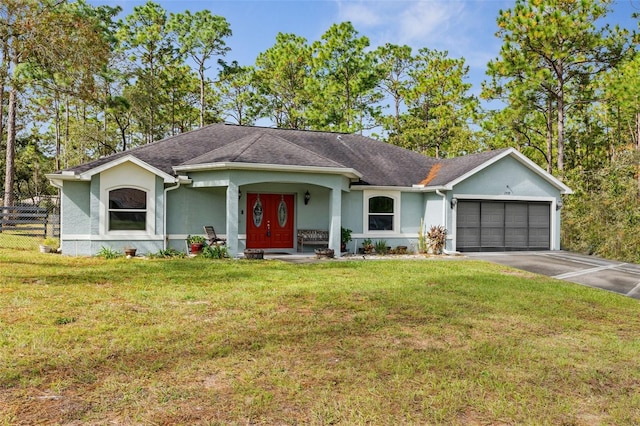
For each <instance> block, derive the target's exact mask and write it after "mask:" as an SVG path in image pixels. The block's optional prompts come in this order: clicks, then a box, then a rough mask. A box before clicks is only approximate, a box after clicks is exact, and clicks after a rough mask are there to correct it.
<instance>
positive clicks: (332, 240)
mask: <svg viewBox="0 0 640 426" xmlns="http://www.w3.org/2000/svg"><path fill="white" fill-rule="evenodd" d="M329 214H330V215H331V220H330V222H329V248H330V249H333V250H334V251H335V252H336V253H340V241H341V239H342V234H341V229H340V228H341V226H342V190H341V189H340V187H337V188H336V187H334V188H333V189H332V190H331V198H330V201H329Z"/></svg>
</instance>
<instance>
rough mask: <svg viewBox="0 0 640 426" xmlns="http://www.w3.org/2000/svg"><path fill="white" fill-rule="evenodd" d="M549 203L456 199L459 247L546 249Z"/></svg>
mask: <svg viewBox="0 0 640 426" xmlns="http://www.w3.org/2000/svg"><path fill="white" fill-rule="evenodd" d="M550 247H551V203H541V202H511V201H508V202H503V201H462V200H461V201H459V202H458V206H457V228H456V249H457V250H458V251H508V250H549V248H550Z"/></svg>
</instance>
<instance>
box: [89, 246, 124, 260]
mask: <svg viewBox="0 0 640 426" xmlns="http://www.w3.org/2000/svg"><path fill="white" fill-rule="evenodd" d="M96 256H97V257H102V258H104V259H117V258H119V257H122V256H123V254H122V252H120V251H118V250H115V249H112V248H110V247H105V246H102V247H100V250H99V251H98V253H96Z"/></svg>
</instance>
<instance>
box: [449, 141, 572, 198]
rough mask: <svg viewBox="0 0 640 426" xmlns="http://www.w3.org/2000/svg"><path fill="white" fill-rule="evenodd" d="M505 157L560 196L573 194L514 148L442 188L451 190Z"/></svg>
mask: <svg viewBox="0 0 640 426" xmlns="http://www.w3.org/2000/svg"><path fill="white" fill-rule="evenodd" d="M507 156H512V157H513V158H515V159H516V160H517V161H519V162H520V163H522V164H524V165H525V166H526V167H527V168H529V169H530V170H531V171H532V172H534V173H536V174H537V175H538V176H540V177H541V178H543V179H544V180H546V181H547V182H549V183H550V184H551V185H553V186H554V187H556V188H557V189H558V190H559V191H560V194H563V195H565V194H573V190H572V189H571V188H569V187H568V186H567V185H565V184H564V183H562V182H561V181H560V180H558V179H557V178H556V177H554V176H553V175H551V174H550V173H547V172H546V171H545V170H543V169H542V168H541V167H540V166H538V165H537V164H536V163H534V162H533V161H531V160H530V159H529V158H527V157H526V156H525V155H524V154H522V153H521V152H519V151H518V150H516V149H515V148H509V149H507V150H505V151H504V152H501V153H500V154H498V155H496V156H495V157H492V158H490V159H489V160H487V161H485V162H484V163H482V164H480V165H479V166H478V167H476V168H474V169H472V170H470V171H468V172H467V173H465V174H463V175H462V176H459V177H457V178H456V179H454V180H452V181H451V182H448V183H447V184H446V185H445V186H444V187H445V188H446V189H453V187H454V186H455V185H457V184H459V183H460V182H462V181H464V180H466V179H467V178H469V177H470V176H473V175H474V174H476V173H478V172H479V171H481V170H483V169H485V168H487V167H489V166H490V165H492V164H494V163H496V162H498V161H500V160H502V159H503V158H505V157H507Z"/></svg>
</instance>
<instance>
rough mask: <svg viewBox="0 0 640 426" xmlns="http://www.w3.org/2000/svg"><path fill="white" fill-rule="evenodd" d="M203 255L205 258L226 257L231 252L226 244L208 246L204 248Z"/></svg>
mask: <svg viewBox="0 0 640 426" xmlns="http://www.w3.org/2000/svg"><path fill="white" fill-rule="evenodd" d="M201 256H202V257H204V258H205V259H226V258H228V257H229V252H228V250H227V247H226V246H219V245H214V246H206V247H204V248H203V249H202V253H201Z"/></svg>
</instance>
